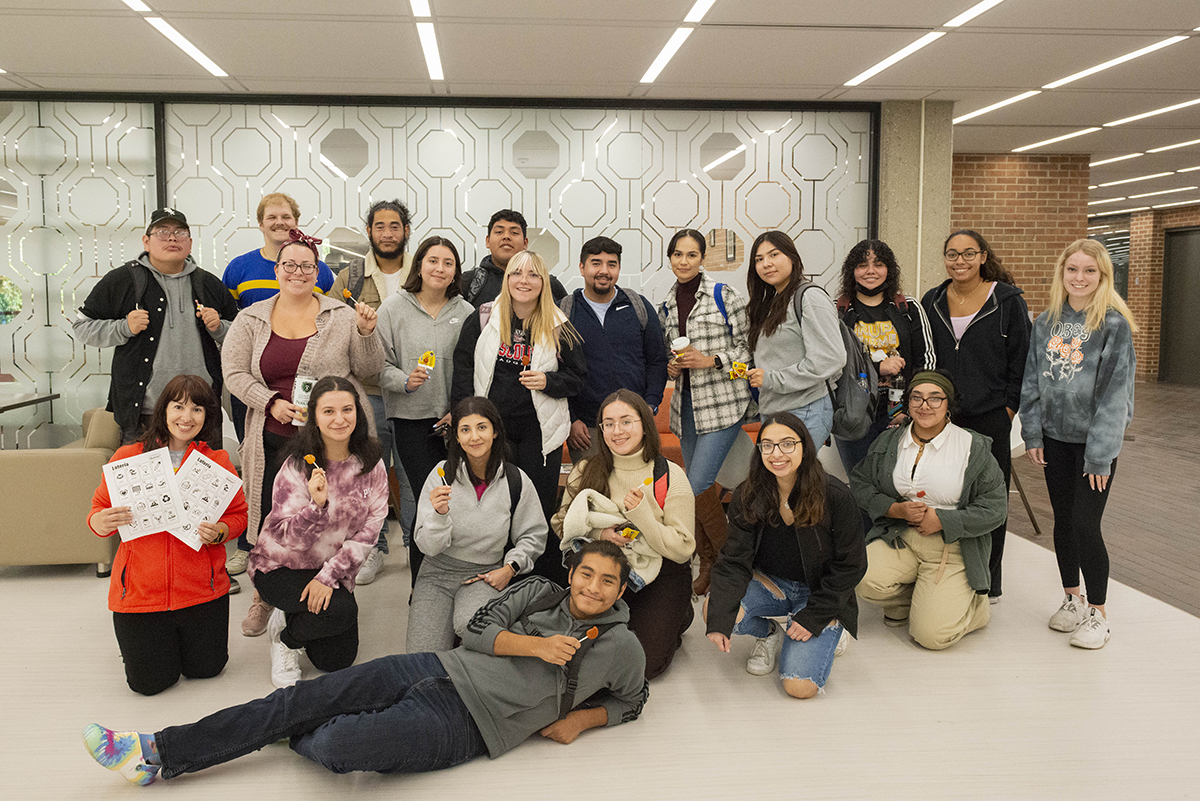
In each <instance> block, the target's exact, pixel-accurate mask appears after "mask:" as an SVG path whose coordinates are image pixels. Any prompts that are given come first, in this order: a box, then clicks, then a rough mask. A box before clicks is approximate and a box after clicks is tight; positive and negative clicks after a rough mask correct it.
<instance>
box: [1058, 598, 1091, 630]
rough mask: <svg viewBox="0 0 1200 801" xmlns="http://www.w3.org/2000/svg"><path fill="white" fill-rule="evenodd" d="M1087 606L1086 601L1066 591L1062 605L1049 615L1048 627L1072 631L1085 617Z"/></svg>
mask: <svg viewBox="0 0 1200 801" xmlns="http://www.w3.org/2000/svg"><path fill="white" fill-rule="evenodd" d="M1087 608H1088V607H1087V602H1086V601H1084V600H1083V598H1080V597H1079V596H1078V595H1071V594H1070V593H1067V597H1066V599H1065V600H1063V602H1062V606H1060V607H1058V611H1057V612H1055V613H1054V614H1053V615H1051V616H1050V628H1052V629H1054V630H1055V631H1065V632H1067V633H1070V632H1072V631H1074V630H1075V629H1077V628H1079V624H1080V623H1082V622H1083V621H1084V619H1085V618H1086V617H1087V614H1088V612H1087Z"/></svg>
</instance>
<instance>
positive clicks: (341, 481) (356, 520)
mask: <svg viewBox="0 0 1200 801" xmlns="http://www.w3.org/2000/svg"><path fill="white" fill-rule="evenodd" d="M324 467H325V476H326V479H327V480H328V482H329V491H328V496H329V497H328V500H327V501H326V504H325V506H324V507H318V506H317V505H316V504H315V503H313V501H312V496H311V495H309V492H308V479H307V477H306V476H305V471H304V469H303V468H304V465H303V463H301V462H299V461H298V460H296V459H295V458H294V457H293V458H290V459H288V460H287V462H286V463H284V465H283V467H282V468H281V469H280V471H279V475H278V476H277V477H276V479H275V488H274V491H273V492H272V495H271V504H272V505H271V514H269V515H267V519H266V520H265V521H264V522H263V527H262V532H261V533H260V535H259V537H258V542H257V543H256V544H255V546H254V550H252V551H251V552H250V560H249V562H248V564H247V570H248V571H249V574H250V579H251V581H253V580H254V576H255V574H257V573H267V572H270V571H272V570H274V569H275V568H278V567H287V568H291V569H293V570H319V571H320V572H319V573H318V574H317V581H319V582H321V583H322V584H324V585H325V586H327V587H334V588H336V587H337V586H338V585H339V584H340V585H341V586H343V587H345V588H346V589H347V590H350V591H351V592H353V591H354V579H355V577H356V576H357V575H358V569H359V568H360V567H361V566H362V563H363V561H364V560H365V559H366V558H367V554H368V553H369V552H370V551H371V549H372V548H373V547H375V543H376V541H377V540H378V539H379V528H380V526H381V525H382V524H383V520H384V518H385V517H387V505H388V484H387V472H386V470H385V469H384V466H383V462H379V463H378V464H376V465H375V468H374V469H373V470H371V471H370V472H368V473H367V474H366V475H362V474H360V472H359V471H360V470H361V463H360V462H359V461H358V459H357V458H356V457H353V456H352V457H350V458H349V459H346V460H345V461H342V462H328V463H326V464H325V465H324Z"/></svg>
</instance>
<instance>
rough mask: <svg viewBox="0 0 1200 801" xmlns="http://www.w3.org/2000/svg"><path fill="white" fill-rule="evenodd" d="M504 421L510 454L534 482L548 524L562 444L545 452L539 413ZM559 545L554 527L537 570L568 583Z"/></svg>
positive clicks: (555, 496)
mask: <svg viewBox="0 0 1200 801" xmlns="http://www.w3.org/2000/svg"><path fill="white" fill-rule="evenodd" d="M504 425H505V433H506V434H507V435H508V449H509V455H510V458H511V459H512V461H513V462H515V463H516V465H517V467H519V468H521V470H523V471H524V472H525V475H527V476H529V480H530V481H532V482H533V487H534V489H536V490H537V494H538V501H539V502H540V503H541V505H542V514H543V515H545V516H546V525H547V526H549V525H550V518H551V517H553V516H554V513H555V512H556V511H558V475H559V469H560V468H561V467H562V447H561V446H560V447H558V448H556V449H555V450H554V451H552V452H551V453H550V454H549V455H548V456H547V455H543V454H542V429H541V427H540V426H539V425H538V422H537V418H536V417H521V418H514V419H513V420H512V422H511V425H510V422H509V420H507V419H506V420H505V421H504ZM558 546H559V539H558V537H556V536H554V532H553V531H551V532H549V533H548V535H547V536H546V549H545V550H544V551H543V552H542V555H541V556H539V557H538V558H537V559H536V560H535V563H534V566H533V572H534V573H536V574H538V575H539V576H545V577H546V578H548V579H550V580H551V581H553V582H555V583H557V584H562V585H563V586H566V585H565V582H566V578H567V571H566V570H565V569H564V568H563V566H562V551H561V550H560V549H559V547H558Z"/></svg>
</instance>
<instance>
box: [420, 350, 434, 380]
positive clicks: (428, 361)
mask: <svg viewBox="0 0 1200 801" xmlns="http://www.w3.org/2000/svg"><path fill="white" fill-rule="evenodd" d="M436 362H437V356H434V355H433V351H431V350H427V351H425V352H424V353H422V354H421V358H419V359H417V364H419V365H421V366H422V367H424V368H425V375H429V371H430V370H431V369H433V365H434V363H436Z"/></svg>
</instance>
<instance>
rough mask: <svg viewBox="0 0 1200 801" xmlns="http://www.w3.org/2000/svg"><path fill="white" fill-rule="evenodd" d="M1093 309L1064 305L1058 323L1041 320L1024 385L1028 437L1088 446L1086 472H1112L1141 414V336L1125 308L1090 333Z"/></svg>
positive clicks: (1031, 441) (1034, 441)
mask: <svg viewBox="0 0 1200 801" xmlns="http://www.w3.org/2000/svg"><path fill="white" fill-rule="evenodd" d="M1086 322H1087V312H1086V310H1085V311H1082V312H1077V311H1075V310H1074V309H1072V308H1071V305H1070V304H1069V303H1064V304H1063V308H1062V314H1061V316H1060V318H1059V321H1058V322H1057V323H1054V322H1052V321H1051V318H1050V312H1049V311H1045V312H1042V314H1041V316H1039V317H1038V318H1037V322H1035V323H1034V324H1033V336H1032V338H1031V339H1030V343H1029V355H1028V356H1027V357H1026V359H1025V380H1024V383H1023V384H1022V386H1021V436H1022V437H1023V438H1024V440H1025V447H1026V448H1041V447H1044V444H1043V438H1044V437H1050V438H1051V439H1056V440H1059V441H1060V442H1073V443H1076V444H1086V446H1087V447H1086V448H1085V450H1084V455H1083V470H1084V472H1085V473H1090V474H1091V475H1097V476H1106V475H1108V474H1109V472H1110V470H1111V469H1112V463H1113V460H1114V459H1116V458H1117V454H1119V453H1120V452H1121V442H1122V440H1123V439H1124V435H1125V428H1126V427H1127V426H1128V425H1129V421H1130V420H1132V419H1133V382H1134V373H1135V370H1136V367H1137V357H1136V355H1135V354H1134V351H1133V333H1132V332H1131V331H1130V329H1129V323H1128V321H1126V319H1125V318H1124V317H1123V316H1122V315H1121V313H1120V312H1117V311H1114V310H1113V309H1109V310H1108V313H1107V314H1105V315H1104V325H1103V326H1102V327H1101V328H1100V329H1099V330H1096V331H1088V330H1087V326H1086Z"/></svg>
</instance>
